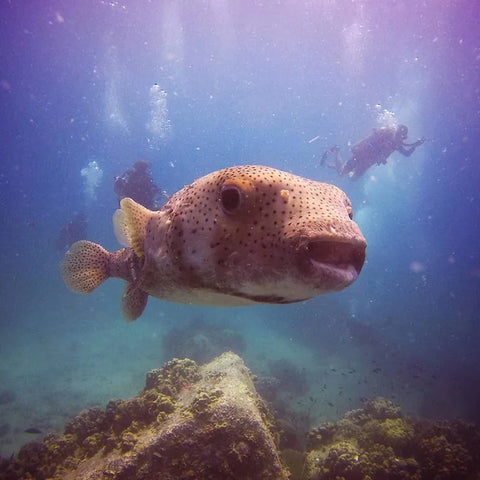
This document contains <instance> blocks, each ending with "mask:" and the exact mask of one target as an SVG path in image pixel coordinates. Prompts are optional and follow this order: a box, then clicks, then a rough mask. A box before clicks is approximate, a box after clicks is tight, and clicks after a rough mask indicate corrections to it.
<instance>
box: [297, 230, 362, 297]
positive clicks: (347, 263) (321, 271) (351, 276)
mask: <svg viewBox="0 0 480 480" xmlns="http://www.w3.org/2000/svg"><path fill="white" fill-rule="evenodd" d="M365 250H366V243H365V242H362V241H359V240H355V241H352V240H343V241H342V240H330V239H326V240H315V241H310V242H308V243H307V244H306V249H305V253H306V256H307V258H308V261H309V266H310V269H312V270H313V273H314V275H315V276H319V277H320V278H321V279H322V282H325V281H326V280H328V282H327V283H328V284H330V288H332V289H334V290H336V289H341V288H345V287H347V286H348V285H350V284H351V283H353V282H354V281H355V280H356V279H357V278H358V275H359V274H360V271H361V270H362V267H363V264H364V263H365Z"/></svg>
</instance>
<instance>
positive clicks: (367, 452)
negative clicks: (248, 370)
mask: <svg viewBox="0 0 480 480" xmlns="http://www.w3.org/2000/svg"><path fill="white" fill-rule="evenodd" d="M303 472H304V473H303V478H304V479H306V480H334V479H335V480H337V479H342V480H360V479H369V480H383V479H393V480H395V479H398V480H405V479H414V480H430V479H432V480H440V479H479V478H480V429H478V428H477V427H475V426H474V425H471V424H468V423H465V422H463V421H460V420H456V421H454V422H445V421H443V422H439V421H437V422H435V421H415V420H412V419H408V418H405V417H404V416H403V415H402V413H401V411H400V408H399V407H397V406H395V405H394V404H393V403H391V402H390V401H388V400H386V399H384V398H376V399H373V400H371V401H368V402H366V404H365V405H364V407H363V408H361V409H359V410H353V411H351V412H348V413H347V414H346V415H345V416H344V418H343V419H342V420H340V421H339V422H337V423H324V424H321V425H319V426H318V427H316V428H314V429H312V430H311V431H310V432H309V434H308V452H307V454H306V460H305V465H304V470H303ZM301 478H302V477H301Z"/></svg>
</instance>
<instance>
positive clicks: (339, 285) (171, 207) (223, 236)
mask: <svg viewBox="0 0 480 480" xmlns="http://www.w3.org/2000/svg"><path fill="white" fill-rule="evenodd" d="M120 205H121V209H120V210H117V211H116V212H115V214H114V218H113V222H114V229H115V233H116V236H117V239H119V241H120V242H121V243H122V244H123V245H124V246H125V248H123V249H121V250H118V251H116V252H112V253H110V252H108V251H106V250H105V249H104V248H103V247H101V246H100V245H97V244H95V243H93V242H89V241H86V240H81V241H79V242H77V243H75V244H74V245H72V247H71V248H70V250H69V251H68V252H67V254H66V256H65V259H64V261H63V263H62V266H61V271H62V276H63V279H64V281H65V283H66V285H67V286H68V287H69V288H70V289H71V290H73V291H75V292H78V293H90V292H91V291H92V290H94V289H95V288H97V287H98V286H99V285H100V284H101V283H102V282H103V281H104V280H105V279H107V278H109V277H118V278H122V279H124V280H126V281H127V286H126V289H125V292H124V294H123V297H122V307H123V308H122V309H123V313H124V316H125V317H126V318H127V319H129V320H134V319H136V318H138V317H139V316H140V315H141V313H142V312H143V310H144V308H145V305H146V303H147V299H148V296H149V295H151V296H154V297H157V298H161V299H165V300H170V301H174V302H181V303H189V304H198V305H218V306H236V305H249V304H256V303H278V304H281V303H291V302H298V301H303V300H306V299H309V298H311V297H314V296H316V295H319V294H322V293H327V292H333V291H337V290H341V289H343V288H346V287H347V286H349V285H350V284H351V283H352V282H354V281H355V280H356V279H357V277H358V275H359V273H360V270H361V269H362V266H363V263H364V261H365V249H366V241H365V238H364V237H363V235H362V233H361V231H360V229H359V227H358V225H357V224H356V223H355V222H354V221H353V220H352V207H351V203H350V201H349V199H348V197H347V196H346V195H345V193H344V192H343V191H342V190H340V189H339V188H337V187H335V186H334V185H330V184H326V183H319V182H316V181H313V180H308V179H306V178H302V177H299V176H296V175H293V174H290V173H287V172H282V171H280V170H275V169H273V168H269V167H264V166H258V165H254V166H238V167H231V168H226V169H223V170H219V171H216V172H213V173H210V174H209V175H206V176H205V177H202V178H200V179H198V180H196V181H195V182H193V183H192V184H191V185H187V186H185V187H184V188H183V189H181V190H180V191H178V192H177V193H175V194H174V195H173V196H172V197H171V198H170V199H169V201H168V202H167V203H166V204H165V205H164V206H163V207H162V208H161V209H160V210H158V211H151V210H148V209H146V208H145V207H143V206H141V205H140V204H138V203H136V202H134V201H133V200H132V199H130V198H124V199H123V200H122V201H121V203H120Z"/></svg>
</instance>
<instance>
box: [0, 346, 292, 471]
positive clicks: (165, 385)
mask: <svg viewBox="0 0 480 480" xmlns="http://www.w3.org/2000/svg"><path fill="white" fill-rule="evenodd" d="M277 441H278V434H277V433H276V431H275V429H274V427H273V418H272V416H271V414H270V413H269V411H268V409H267V407H266V405H265V403H264V402H263V400H262V399H261V398H260V397H259V396H258V395H257V394H256V392H255V389H254V387H253V382H252V378H251V374H250V372H249V370H248V369H247V368H246V367H245V365H244V363H243V361H242V360H241V359H240V357H238V356H237V355H235V354H233V353H225V354H223V355H221V356H220V357H218V358H216V359H215V360H213V361H212V362H211V363H209V364H207V365H204V366H202V367H199V366H198V365H197V364H196V363H195V362H194V361H192V360H178V359H174V360H172V361H170V362H168V363H167V364H165V366H164V367H163V368H161V369H158V370H154V371H152V372H150V373H149V374H148V375H147V380H146V385H145V388H144V390H143V391H142V392H141V393H140V394H139V395H138V396H137V397H135V398H131V399H128V400H112V401H111V402H109V404H108V405H107V407H106V409H105V410H103V409H100V408H92V409H90V410H87V411H84V412H82V413H81V414H80V415H79V416H77V417H76V418H74V419H73V420H72V421H71V422H70V423H69V424H68V425H67V426H66V428H65V431H64V433H63V434H61V435H58V434H50V435H48V436H47V437H46V438H45V439H44V440H43V442H42V443H30V444H28V445H26V446H25V447H23V448H22V449H21V450H20V452H19V454H18V456H17V458H15V459H10V460H7V459H4V460H1V461H0V479H2V480H10V479H20V478H21V479H36V480H46V479H51V480H59V479H66V480H67V479H82V480H85V479H92V480H93V479H95V480H102V479H117V480H124V479H128V480H146V479H149V480H157V479H158V480H160V479H162V480H173V479H175V480H183V479H185V480H186V479H207V478H208V479H252V478H262V479H266V480H268V479H272V480H273V479H275V480H282V479H287V478H288V471H287V470H286V469H285V468H284V467H283V466H282V463H281V462H280V459H279V455H278V453H277V443H276V442H277Z"/></svg>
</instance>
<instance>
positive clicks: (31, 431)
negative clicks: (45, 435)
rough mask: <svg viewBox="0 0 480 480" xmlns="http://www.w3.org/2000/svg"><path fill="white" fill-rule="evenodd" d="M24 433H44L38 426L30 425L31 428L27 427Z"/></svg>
mask: <svg viewBox="0 0 480 480" xmlns="http://www.w3.org/2000/svg"><path fill="white" fill-rule="evenodd" d="M23 433H31V434H35V435H38V434H39V433H42V431H41V430H39V429H38V428H35V427H30V428H26V429H25V430H24V431H23Z"/></svg>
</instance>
